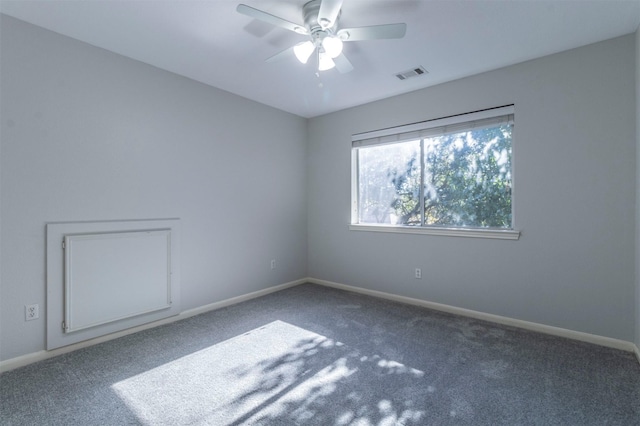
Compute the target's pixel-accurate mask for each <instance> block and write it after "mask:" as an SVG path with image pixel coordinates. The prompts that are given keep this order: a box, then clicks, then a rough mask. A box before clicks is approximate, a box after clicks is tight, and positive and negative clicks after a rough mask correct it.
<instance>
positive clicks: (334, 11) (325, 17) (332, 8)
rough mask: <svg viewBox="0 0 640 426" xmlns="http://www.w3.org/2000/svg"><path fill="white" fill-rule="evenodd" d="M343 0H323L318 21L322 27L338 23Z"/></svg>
mask: <svg viewBox="0 0 640 426" xmlns="http://www.w3.org/2000/svg"><path fill="white" fill-rule="evenodd" d="M342 1H343V0H322V3H320V10H319V11H318V23H319V24H320V26H321V27H322V28H330V27H332V26H333V24H335V23H336V19H338V14H339V13H340V8H341V7H342Z"/></svg>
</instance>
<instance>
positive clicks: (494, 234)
mask: <svg viewBox="0 0 640 426" xmlns="http://www.w3.org/2000/svg"><path fill="white" fill-rule="evenodd" d="M349 230H351V231H369V232H390V233H394V234H423V235H439V236H444V237H467V238H491V239H498V240H517V239H519V238H520V231H514V230H512V229H473V228H469V229H463V228H436V227H417V226H416V227H414V226H393V225H360V224H352V225H349Z"/></svg>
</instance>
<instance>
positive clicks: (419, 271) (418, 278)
mask: <svg viewBox="0 0 640 426" xmlns="http://www.w3.org/2000/svg"><path fill="white" fill-rule="evenodd" d="M416 279H417V280H421V279H422V269H420V268H416Z"/></svg>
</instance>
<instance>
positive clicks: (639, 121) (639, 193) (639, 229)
mask: <svg viewBox="0 0 640 426" xmlns="http://www.w3.org/2000/svg"><path fill="white" fill-rule="evenodd" d="M636 141H637V143H636V234H637V235H636V255H635V258H636V346H638V348H640V262H638V260H637V259H638V255H640V173H639V172H638V170H640V28H639V29H638V30H636Z"/></svg>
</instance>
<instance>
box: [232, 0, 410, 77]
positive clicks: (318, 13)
mask: <svg viewBox="0 0 640 426" xmlns="http://www.w3.org/2000/svg"><path fill="white" fill-rule="evenodd" d="M342 2H343V0H311V1H310V2H308V3H306V4H305V5H304V6H303V7H302V16H303V18H304V25H299V24H296V23H293V22H290V21H287V20H286V19H282V18H280V17H278V16H275V15H272V14H270V13H267V12H264V11H262V10H258V9H255V8H253V7H251V6H247V5H245V4H240V5H238V7H237V8H236V10H237V11H238V12H239V13H241V14H243V15H247V16H249V17H251V18H255V19H259V20H261V21H264V22H268V23H269V24H272V25H275V26H278V27H281V28H284V29H286V30H289V31H293V32H295V33H298V34H302V35H306V36H308V37H309V40H307V41H303V42H300V43H298V44H296V45H294V46H291V47H290V48H288V49H285V50H283V51H282V52H280V53H277V54H275V55H274V56H272V57H270V58H268V59H267V62H273V61H275V60H278V59H280V58H283V57H286V56H288V55H291V54H292V53H293V54H295V56H296V58H298V60H299V61H300V62H302V63H303V64H306V63H307V61H308V60H309V58H310V57H311V55H313V53H314V52H315V53H316V55H315V57H316V58H317V63H318V71H325V70H329V69H331V68H333V67H335V68H336V69H337V70H338V71H339V72H341V73H347V72H349V71H351V70H353V65H352V64H351V62H350V61H349V60H348V59H347V58H346V56H345V55H344V53H343V52H342V47H343V42H351V41H361V40H379V39H393V38H402V37H404V35H405V33H406V31H407V24H404V23H400V24H384V25H373V26H369V27H357V28H342V29H338V19H339V18H340V15H341V8H342Z"/></svg>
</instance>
